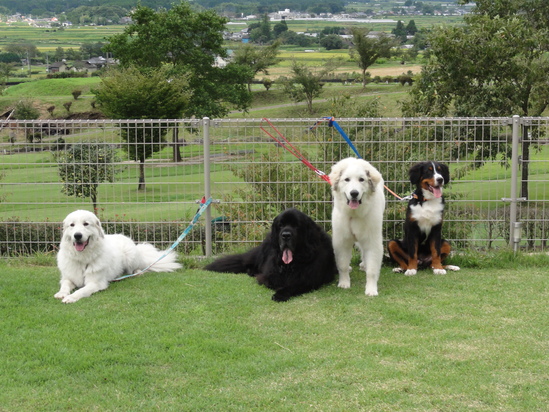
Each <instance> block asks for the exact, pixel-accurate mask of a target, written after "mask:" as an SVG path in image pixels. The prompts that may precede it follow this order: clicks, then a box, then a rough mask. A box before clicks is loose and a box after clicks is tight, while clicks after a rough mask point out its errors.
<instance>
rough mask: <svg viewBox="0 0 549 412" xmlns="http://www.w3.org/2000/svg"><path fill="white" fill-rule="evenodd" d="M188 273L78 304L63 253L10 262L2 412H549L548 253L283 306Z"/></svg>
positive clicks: (387, 278) (2, 309)
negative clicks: (66, 290)
mask: <svg viewBox="0 0 549 412" xmlns="http://www.w3.org/2000/svg"><path fill="white" fill-rule="evenodd" d="M479 259H483V260H482V261H479ZM185 263H186V266H187V268H186V269H184V270H181V271H179V272H176V273H169V274H167V273H165V274H162V273H160V274H155V273H147V274H145V275H143V276H140V277H138V278H133V279H129V280H125V281H123V282H118V283H114V284H112V285H111V286H110V287H109V289H107V290H106V291H104V292H100V293H97V294H95V295H93V296H92V297H90V298H86V299H83V300H81V301H79V302H77V303H75V304H72V305H63V304H62V303H60V302H59V301H57V300H56V299H54V298H53V294H54V293H55V292H56V291H57V287H58V272H57V269H56V268H55V267H54V266H53V258H52V257H48V256H36V257H34V258H28V259H18V260H0V270H1V272H2V276H0V296H1V301H2V304H1V305H0V314H1V317H2V324H3V331H2V341H1V344H0V347H1V349H2V355H3V356H2V357H1V358H0V369H1V370H2V373H1V374H0V385H1V387H2V391H1V392H0V405H1V406H0V410H2V411H16V410H17V411H31V410H32V411H61V410H78V411H94V410H101V411H115V410H118V411H119V410H125V411H129V410H132V411H149V410H162V411H265V410H273V411H305V410H320V411H359V410H361V411H362V410H363V411H370V410H372V411H373V410H380V411H411V410H417V411H470V410H474V411H495V410H500V411H517V412H519V411H520V412H522V411H544V410H546V407H547V404H548V402H549V389H548V386H547V382H548V380H549V364H548V358H547V353H548V350H549V347H548V342H549V339H548V333H549V317H548V314H547V311H546V310H545V308H546V307H547V300H548V299H549V294H548V291H549V288H548V286H549V278H548V277H547V270H546V268H547V265H548V264H549V261H548V258H547V256H538V257H536V258H532V257H524V256H519V257H518V258H517V259H513V257H512V256H503V257H502V256H484V257H482V258H481V257H479V256H474V255H473V256H471V257H463V258H456V260H455V261H454V262H453V263H456V264H460V265H462V267H463V269H462V271H460V272H456V273H450V274H448V275H446V276H434V275H432V274H431V273H429V272H427V271H422V272H420V273H419V274H418V275H417V276H415V277H406V276H403V275H397V274H393V273H391V271H390V269H389V268H388V267H384V268H383V270H382V275H381V279H380V296H378V297H376V298H367V297H366V296H365V295H364V274H363V273H362V272H360V273H359V272H358V270H356V269H355V270H354V271H353V273H352V280H353V282H354V283H353V286H352V288H351V289H350V290H342V289H338V288H337V287H336V285H335V283H334V284H332V285H329V286H327V287H325V288H323V289H321V290H319V291H316V292H314V293H310V294H307V295H305V296H302V297H298V298H294V299H292V300H290V301H289V302H287V303H282V304H280V303H275V302H273V301H272V300H271V299H270V297H271V294H272V293H271V291H269V290H268V289H266V288H263V287H261V286H258V285H257V284H256V283H255V282H254V280H253V279H251V278H249V277H248V276H246V275H229V274H220V273H209V272H205V271H202V270H200V267H201V266H202V263H200V262H197V261H190V260H189V261H187V262H185ZM355 266H356V265H355Z"/></svg>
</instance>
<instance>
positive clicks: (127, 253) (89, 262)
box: [54, 210, 181, 303]
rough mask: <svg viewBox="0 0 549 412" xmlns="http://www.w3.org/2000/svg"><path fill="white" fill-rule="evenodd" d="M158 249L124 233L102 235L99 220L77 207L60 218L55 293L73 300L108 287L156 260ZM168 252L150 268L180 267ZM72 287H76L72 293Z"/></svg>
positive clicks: (153, 269)
mask: <svg viewBox="0 0 549 412" xmlns="http://www.w3.org/2000/svg"><path fill="white" fill-rule="evenodd" d="M162 253H163V252H161V251H159V250H158V249H156V248H155V247H154V246H153V245H151V244H149V243H141V244H138V245H136V244H135V243H134V241H133V240H132V239H130V238H129V237H126V236H124V235H105V233H104V232H103V229H102V227H101V222H100V221H99V219H98V218H97V216H95V215H94V214H93V213H91V212H88V211H87V210H76V211H75V212H72V213H70V214H69V215H68V216H67V217H66V218H65V220H64V221H63V237H62V238H61V245H60V247H59V253H58V254H57V266H58V267H59V270H60V271H61V282H60V283H61V288H60V289H59V292H57V293H56V294H55V295H54V296H55V297H56V298H57V299H62V301H63V303H73V302H76V301H78V300H80V299H82V298H85V297H88V296H90V295H91V294H92V293H95V292H98V291H100V290H104V289H107V287H108V286H109V282H111V281H113V280H114V279H116V278H118V277H120V276H122V275H124V274H132V273H137V272H138V271H140V270H142V269H145V268H146V267H147V266H149V265H150V264H151V263H153V262H155V261H156V260H157V259H158V258H159V257H160V256H162ZM176 259H177V255H176V254H175V253H174V252H171V253H170V254H168V255H167V256H166V257H164V258H163V259H161V260H160V261H159V262H158V263H156V264H155V265H154V266H152V267H151V268H150V270H151V271H152V272H171V271H174V270H177V269H179V268H181V265H180V264H179V263H177V262H176ZM75 288H79V289H78V290H76V291H75V292H74V293H71V292H72V291H73V290H74V289H75Z"/></svg>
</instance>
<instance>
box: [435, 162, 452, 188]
mask: <svg viewBox="0 0 549 412" xmlns="http://www.w3.org/2000/svg"><path fill="white" fill-rule="evenodd" d="M438 165H439V166H440V174H441V175H442V177H443V178H444V183H445V184H446V183H450V169H449V168H448V166H447V165H445V164H444V163H439V164H438Z"/></svg>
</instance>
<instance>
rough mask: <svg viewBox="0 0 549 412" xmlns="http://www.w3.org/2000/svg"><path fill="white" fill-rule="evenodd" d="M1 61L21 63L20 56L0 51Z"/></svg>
mask: <svg viewBox="0 0 549 412" xmlns="http://www.w3.org/2000/svg"><path fill="white" fill-rule="evenodd" d="M0 62H1V63H21V58H20V57H19V55H18V54H16V53H0Z"/></svg>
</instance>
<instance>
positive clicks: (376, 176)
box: [366, 167, 382, 192]
mask: <svg viewBox="0 0 549 412" xmlns="http://www.w3.org/2000/svg"><path fill="white" fill-rule="evenodd" d="M366 176H368V185H369V186H370V190H371V191H372V192H375V191H376V186H377V185H378V184H379V182H381V179H382V177H381V173H379V172H378V171H377V170H376V169H374V168H370V167H368V168H366Z"/></svg>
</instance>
